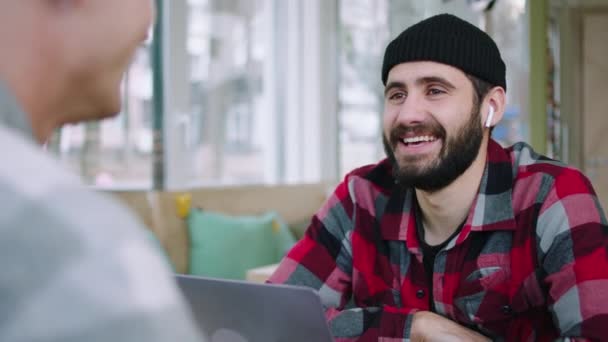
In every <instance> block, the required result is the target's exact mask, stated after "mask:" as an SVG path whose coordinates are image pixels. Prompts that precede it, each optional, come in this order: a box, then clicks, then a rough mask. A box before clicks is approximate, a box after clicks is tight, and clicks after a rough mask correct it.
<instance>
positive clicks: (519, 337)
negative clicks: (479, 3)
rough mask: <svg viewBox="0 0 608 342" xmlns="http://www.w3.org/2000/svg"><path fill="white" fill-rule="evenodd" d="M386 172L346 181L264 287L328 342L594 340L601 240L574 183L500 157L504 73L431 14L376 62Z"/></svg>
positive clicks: (601, 223)
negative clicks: (309, 311) (305, 316)
mask: <svg viewBox="0 0 608 342" xmlns="http://www.w3.org/2000/svg"><path fill="white" fill-rule="evenodd" d="M382 81H383V83H384V85H385V91H384V94H385V104H384V105H385V108H384V118H383V131H384V135H383V141H384V147H385V150H386V154H387V159H385V160H382V161H380V162H379V163H378V164H375V165H368V166H364V167H361V168H359V169H356V170H354V171H352V172H351V173H349V174H348V175H347V176H346V177H345V179H344V181H343V182H342V183H341V184H340V185H338V187H337V189H336V190H335V192H334V193H333V195H332V196H331V197H330V198H329V199H328V200H327V202H326V203H325V204H324V205H323V207H322V208H321V209H320V210H319V212H318V213H317V214H316V215H315V216H314V217H313V219H312V222H311V225H310V226H309V228H308V230H307V231H306V234H305V236H304V238H303V239H302V240H301V241H299V242H298V244H297V245H296V246H295V247H294V248H293V249H292V250H291V251H290V252H289V253H288V255H287V256H286V257H285V259H284V260H283V261H282V262H281V264H280V265H279V268H278V269H277V271H276V272H275V273H274V274H273V276H272V277H271V278H270V280H269V281H270V282H272V283H285V284H297V285H305V286H310V287H313V288H315V289H316V290H318V292H319V294H320V296H321V298H322V300H323V302H324V304H325V306H326V315H327V319H328V323H329V325H330V328H331V330H332V333H333V335H334V336H335V337H336V338H337V339H338V340H340V341H354V340H358V341H376V340H382V341H410V340H411V341H484V340H488V339H498V340H507V341H531V340H540V341H549V340H551V341H552V340H555V339H558V338H562V340H570V339H567V338H569V337H572V338H576V340H577V341H579V340H599V339H602V338H604V339H605V335H606V334H605V333H604V331H605V327H606V326H608V291H606V288H608V252H607V250H608V249H607V246H608V226H607V224H606V222H607V221H606V217H605V214H604V212H603V210H602V208H601V206H600V204H599V201H598V199H597V197H596V195H595V192H594V191H593V188H592V186H591V184H590V182H589V180H588V179H587V178H586V177H585V176H584V175H583V174H582V173H580V172H579V171H578V170H576V169H573V168H571V167H568V166H566V165H564V164H561V163H560V162H557V161H554V160H550V159H548V158H547V157H544V156H541V155H539V154H537V153H535V152H534V151H533V150H532V148H531V147H530V146H528V145H526V144H525V143H518V144H515V145H514V146H511V147H509V148H503V147H501V146H500V145H499V144H498V143H497V142H495V141H494V140H492V138H491V130H492V127H494V126H495V125H496V124H497V123H498V122H499V121H500V119H501V118H502V116H503V113H504V110H505V101H506V96H505V92H506V89H507V84H506V80H505V64H504V62H503V61H502V59H501V56H500V52H499V51H498V48H497V46H496V44H495V43H494V41H493V40H492V39H491V38H490V37H489V36H488V35H487V34H486V33H484V32H483V31H481V30H480V29H478V28H477V27H475V26H473V25H471V24H469V23H467V22H466V21H463V20H461V19H459V18H457V17H455V16H452V15H447V14H442V15H438V16H434V17H431V18H428V19H426V20H423V21H421V22H419V23H417V24H416V25H414V26H412V27H410V28H408V29H407V30H405V31H404V32H403V33H401V34H400V35H399V36H398V37H397V38H395V40H393V41H392V42H391V43H390V44H389V45H388V47H387V48H386V52H385V56H384V63H383V66H382Z"/></svg>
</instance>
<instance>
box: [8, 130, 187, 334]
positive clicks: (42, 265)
mask: <svg viewBox="0 0 608 342" xmlns="http://www.w3.org/2000/svg"><path fill="white" fill-rule="evenodd" d="M0 158H2V163H0V203H2V204H3V210H2V211H0V250H2V253H3V255H4V257H3V258H2V269H3V272H2V274H1V275H0V286H1V287H2V288H3V291H5V294H6V295H7V298H10V303H8V304H7V305H6V309H9V308H10V310H11V313H10V317H11V319H10V320H9V321H5V322H3V324H2V327H1V329H0V331H2V333H0V340H3V341H11V340H13V338H14V337H15V336H21V337H23V336H24V335H23V334H24V332H27V334H28V335H27V336H30V337H31V339H35V338H34V337H35V336H46V337H49V338H55V337H57V339H62V338H61V337H62V336H80V337H81V340H88V339H90V340H108V341H109V340H128V339H125V337H127V336H129V337H133V339H132V340H149V341H160V340H159V339H157V337H154V336H153V335H152V332H155V333H156V334H157V335H158V336H161V335H164V336H167V332H169V331H172V332H174V333H175V336H179V335H180V334H184V336H188V335H189V336H194V330H193V327H192V325H191V321H190V318H189V317H188V316H187V311H186V309H185V306H184V303H183V302H182V299H181V297H180V296H179V293H178V291H177V288H176V287H175V285H174V283H173V282H172V281H171V274H170V272H169V268H168V265H167V264H166V262H165V261H164V260H163V259H162V257H161V256H160V255H159V253H158V252H157V250H156V249H155V248H154V247H153V246H152V245H151V244H150V242H149V240H147V239H146V236H145V235H144V233H145V231H144V229H145V228H144V227H143V226H142V225H141V224H140V223H139V221H138V220H137V219H136V218H135V217H134V215H132V214H131V213H130V212H129V211H128V210H127V209H126V208H124V207H122V206H121V205H119V204H118V203H117V202H116V201H113V200H112V199H110V198H109V196H106V195H102V194H99V193H96V192H94V191H92V190H89V189H87V188H85V187H84V186H83V185H82V183H81V182H80V181H79V180H78V178H77V177H75V176H73V175H71V174H70V173H69V172H67V171H65V170H63V168H62V166H61V165H60V164H59V163H58V162H57V161H55V160H53V158H52V157H51V156H48V155H46V154H45V153H44V151H42V150H41V149H40V148H39V147H37V146H36V145H34V144H33V143H32V142H30V141H28V140H27V139H26V138H24V137H23V136H22V135H20V134H18V133H17V132H15V131H13V130H10V129H7V128H6V127H2V126H0ZM150 284H154V286H152V287H150ZM2 314H3V310H2V309H0V315H2ZM171 315H173V316H171ZM51 316H52V317H54V319H53V322H54V324H52V325H49V324H48V317H51ZM7 317H8V316H7ZM172 317H177V318H176V319H179V320H181V322H176V321H175V319H174V318H172ZM126 321H128V322H130V324H131V323H132V325H133V327H134V328H133V329H131V328H130V327H127V326H124V324H122V323H121V322H126ZM22 322H28V323H27V326H23V323H22ZM168 322H172V323H171V324H173V323H174V324H175V328H169V329H167V328H165V329H161V328H155V327H154V326H155V325H159V326H161V325H163V326H165V327H166V324H168ZM112 324H116V327H114V328H112ZM141 325H143V326H149V327H150V329H151V330H150V332H149V333H146V332H143V331H139V332H138V331H136V330H141V329H139V328H135V327H137V326H141ZM43 334H44V335H43ZM26 339H27V338H26ZM185 340H189V339H188V338H186V339H185Z"/></svg>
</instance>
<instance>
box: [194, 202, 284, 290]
mask: <svg viewBox="0 0 608 342" xmlns="http://www.w3.org/2000/svg"><path fill="white" fill-rule="evenodd" d="M188 230H189V233H190V269H189V273H190V274H194V275H201V276H208V277H218V278H230V279H244V278H245V273H246V271H247V270H248V269H250V268H254V267H259V266H264V265H268V264H273V263H276V262H278V261H279V260H280V259H281V257H282V256H283V255H284V254H285V252H286V251H287V250H288V249H289V248H290V247H291V245H293V243H294V238H293V236H292V235H291V233H290V232H289V230H288V229H287V227H286V225H285V224H284V222H283V221H282V220H281V218H280V217H279V216H278V215H277V214H276V213H274V212H269V213H266V214H264V215H260V216H229V215H224V214H221V213H216V212H210V211H204V210H200V209H194V210H192V211H191V212H190V214H189V215H188Z"/></svg>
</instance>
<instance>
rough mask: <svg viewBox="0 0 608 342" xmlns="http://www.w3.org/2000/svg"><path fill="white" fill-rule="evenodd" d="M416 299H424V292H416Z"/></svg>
mask: <svg viewBox="0 0 608 342" xmlns="http://www.w3.org/2000/svg"><path fill="white" fill-rule="evenodd" d="M416 298H418V299H422V298H424V290H418V291H416Z"/></svg>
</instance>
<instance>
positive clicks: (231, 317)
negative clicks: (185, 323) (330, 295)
mask: <svg viewBox="0 0 608 342" xmlns="http://www.w3.org/2000/svg"><path fill="white" fill-rule="evenodd" d="M176 279H177V283H178V285H179V287H180V288H181V290H182V292H183V294H184V296H185V298H186V301H187V302H188V303H189V305H190V308H191V310H192V313H193V315H194V319H195V321H196V322H197V324H198V327H199V329H200V331H201V333H202V334H203V336H204V338H205V339H204V341H205V342H311V341H315V342H331V341H332V337H331V335H330V333H329V329H328V326H327V323H326V321H325V315H324V313H323V307H322V305H321V299H320V298H319V295H318V294H317V293H316V292H315V291H314V290H313V289H310V288H306V287H296V286H286V285H270V284H259V283H252V282H245V281H235V280H225V279H215V278H204V277H194V276H188V275H176Z"/></svg>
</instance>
